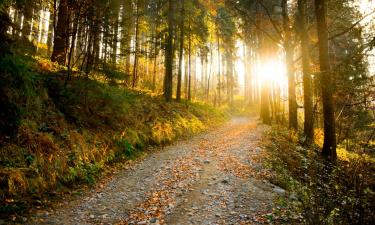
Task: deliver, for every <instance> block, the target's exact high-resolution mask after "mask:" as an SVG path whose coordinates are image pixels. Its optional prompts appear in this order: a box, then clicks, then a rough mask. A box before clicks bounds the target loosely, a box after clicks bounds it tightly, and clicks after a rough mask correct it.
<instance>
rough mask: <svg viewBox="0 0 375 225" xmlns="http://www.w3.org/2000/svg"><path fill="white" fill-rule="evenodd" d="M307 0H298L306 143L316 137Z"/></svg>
mask: <svg viewBox="0 0 375 225" xmlns="http://www.w3.org/2000/svg"><path fill="white" fill-rule="evenodd" d="M306 7H307V5H306V0H298V11H299V18H298V21H299V25H300V29H299V30H300V38H301V50H302V72H303V100H304V103H303V105H304V111H305V113H304V117H305V118H304V126H303V132H304V134H305V137H306V141H305V143H306V144H310V143H311V142H312V141H313V139H314V114H313V93H312V81H311V74H310V73H311V72H310V59H309V37H308V30H307V22H306Z"/></svg>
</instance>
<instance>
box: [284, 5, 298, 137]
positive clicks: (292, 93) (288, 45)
mask: <svg viewBox="0 0 375 225" xmlns="http://www.w3.org/2000/svg"><path fill="white" fill-rule="evenodd" d="M281 4H282V14H283V27H284V32H285V38H284V49H285V58H286V70H287V74H288V100H289V101H288V103H289V128H292V129H295V130H297V129H298V120H297V100H296V81H295V77H294V61H293V55H294V49H293V43H292V40H291V38H292V37H291V32H292V31H291V24H290V20H289V15H288V0H282V3H281Z"/></svg>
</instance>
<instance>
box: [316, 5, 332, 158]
mask: <svg viewBox="0 0 375 225" xmlns="http://www.w3.org/2000/svg"><path fill="white" fill-rule="evenodd" d="M315 15H316V21H317V31H318V39H319V63H320V76H319V79H320V85H321V88H322V101H323V120H324V121H323V123H324V143H323V150H322V154H323V155H324V156H326V157H328V158H329V159H331V160H335V159H336V157H337V154H336V133H335V115H334V106H333V98H332V92H333V83H332V74H331V71H330V62H329V52H328V50H329V49H328V30H327V22H326V2H325V0H315Z"/></svg>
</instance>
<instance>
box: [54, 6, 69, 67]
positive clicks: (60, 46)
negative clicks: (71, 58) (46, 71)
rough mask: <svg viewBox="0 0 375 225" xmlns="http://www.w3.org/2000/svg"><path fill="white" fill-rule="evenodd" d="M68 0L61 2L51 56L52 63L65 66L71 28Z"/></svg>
mask: <svg viewBox="0 0 375 225" xmlns="http://www.w3.org/2000/svg"><path fill="white" fill-rule="evenodd" d="M68 2H69V1H68V0H61V1H60V4H59V12H58V19H57V25H56V30H55V35H54V41H53V51H52V56H51V61H52V62H58V63H59V64H60V65H65V63H66V54H67V49H68V46H67V40H68V38H69V36H68V30H69V29H68V28H69V24H68V21H69V11H68V10H69V7H68Z"/></svg>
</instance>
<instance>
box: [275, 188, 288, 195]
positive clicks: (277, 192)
mask: <svg viewBox="0 0 375 225" xmlns="http://www.w3.org/2000/svg"><path fill="white" fill-rule="evenodd" d="M272 191H273V192H275V193H276V194H278V195H285V193H286V191H285V190H284V189H282V188H281V187H277V186H276V187H274V188H273V190H272Z"/></svg>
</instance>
